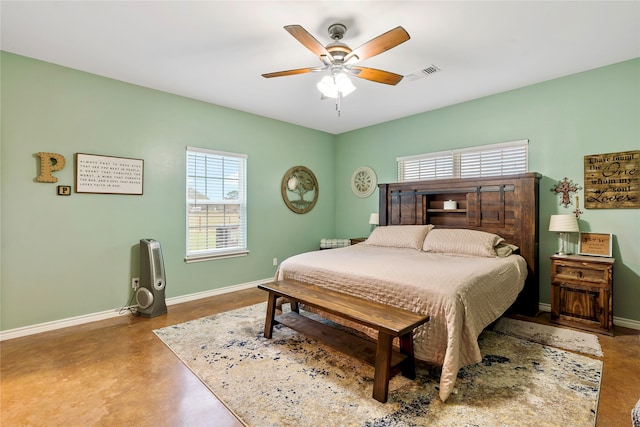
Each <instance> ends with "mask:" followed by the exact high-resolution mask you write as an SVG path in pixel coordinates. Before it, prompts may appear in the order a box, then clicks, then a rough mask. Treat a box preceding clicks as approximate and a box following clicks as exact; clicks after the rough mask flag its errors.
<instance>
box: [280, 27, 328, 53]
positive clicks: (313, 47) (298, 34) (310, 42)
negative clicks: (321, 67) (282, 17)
mask: <svg viewBox="0 0 640 427" xmlns="http://www.w3.org/2000/svg"><path fill="white" fill-rule="evenodd" d="M284 29H285V30H287V31H288V32H289V33H290V34H291V35H292V36H293V37H295V38H296V40H298V41H299V42H300V43H302V44H303V46H304V47H306V48H307V49H309V50H310V51H311V52H313V53H315V54H316V56H318V57H320V58H321V59H322V57H323V56H326V57H328V58H331V59H332V58H333V57H332V56H331V54H330V53H329V51H328V50H327V48H325V47H324V46H323V45H322V44H321V43H320V42H319V41H318V40H316V39H315V37H313V36H312V35H311V34H310V33H309V32H308V31H307V30H305V29H304V28H302V27H301V26H300V25H286V26H285V27H284Z"/></svg>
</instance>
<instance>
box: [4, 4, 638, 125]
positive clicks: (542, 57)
mask: <svg viewBox="0 0 640 427" xmlns="http://www.w3.org/2000/svg"><path fill="white" fill-rule="evenodd" d="M0 7H1V9H0V13H1V19H2V21H1V23H2V28H1V47H2V50H5V51H8V52H12V53H16V54H20V55H24V56H28V57H32V58H37V59H40V60H43V61H48V62H52V63H55V64H60V65H63V66H66V67H71V68H75V69H78V70H83V71H87V72H90V73H94V74H98V75H101V76H105V77H110V78H113V79H117V80H122V81H125V82H129V83H133V84H136V85H141V86H145V87H149V88H153V89H158V90H162V91H166V92H170V93H174V94H177V95H182V96H186V97H189V98H194V99H198V100H202V101H206V102H210V103H213V104H217V105H222V106H225V107H230V108H234V109H237V110H242V111H247V112H250V113H254V114H258V115H261V116H266V117H271V118H274V119H278V120H282V121H285V122H290V123H294V124H298V125H301V126H305V127H308V128H312V129H318V130H322V131H326V132H329V133H333V134H338V133H342V132H346V131H349V130H353V129H358V128H362V127H365V126H370V125H373V124H376V123H382V122H385V121H389V120H393V119H397V118H400V117H404V116H409V115H413V114H417V113H421V112H425V111H429V110H433V109H437V108H441V107H444V106H447V105H452V104H456V103H459V102H463V101H467V100H471V99H475V98H479V97H483V96H487V95H491V94H494V93H498V92H503V91H507V90H510V89H515V88H519V87H523V86H527V85H531V84H535V83H538V82H541V81H545V80H549V79H553V78H557V77H561V76H565V75H569V74H573V73H577V72H581V71H585V70H590V69H593V68H597V67H601V66H604V65H609V64H613V63H616V62H620V61H624V60H628V59H632V58H637V57H640V2H639V1H623V2H615V1H585V2H579V1H566V2H560V1H553V2H551V1H533V2H520V1H518V2H516V1H493V2H487V1H467V2H464V1H440V2H434V1H407V2H403V1H353V2H347V1H280V2H277V1H251V2H249V1H200V2H187V1H164V2H162V1H137V2H135V1H105V2H95V1H72V2H54V1H45V2H30V1H20V2H7V1H2V3H1V6H0ZM335 22H341V23H344V24H346V25H347V27H348V30H347V33H346V35H345V37H344V39H343V40H342V41H343V42H345V43H347V44H348V45H349V46H350V47H351V48H352V49H355V48H356V47H358V46H360V45H361V44H363V43H365V42H367V41H368V40H370V39H372V38H374V37H376V36H378V35H379V34H381V33H384V32H386V31H388V30H390V29H392V28H394V27H396V26H398V25H401V26H403V27H404V28H405V29H406V30H407V32H408V33H409V34H410V35H411V39H410V40H409V41H407V42H405V43H403V44H401V45H399V46H397V47H396V48H394V49H391V50H389V51H387V52H384V53H382V54H380V55H378V56H375V57H373V58H369V59H367V60H365V61H362V62H360V63H359V65H362V66H367V67H373V68H379V69H382V70H387V71H391V72H394V73H397V74H402V75H404V76H407V75H409V74H412V73H414V72H416V71H419V70H421V69H423V68H426V67H428V66H431V65H435V66H436V67H438V68H439V69H440V71H439V72H438V73H436V74H431V75H429V76H426V77H424V78H421V79H418V80H410V79H408V78H405V79H403V81H401V82H400V83H399V84H398V85H397V86H388V85H383V84H378V83H372V82H369V81H365V80H362V79H358V78H353V79H352V80H353V82H354V84H355V85H356V87H357V88H358V89H357V90H356V91H355V92H354V93H353V94H351V95H349V96H348V97H347V98H345V99H344V100H343V103H342V114H341V117H338V115H337V113H336V110H335V103H334V102H333V101H332V100H321V99H320V94H319V92H318V91H317V89H316V87H315V85H316V82H317V81H319V80H320V78H321V77H322V76H321V75H320V74H316V73H309V74H304V75H296V76H288V77H279V78H272V79H265V78H263V77H261V74H262V73H267V72H272V71H281V70H288V69H292V68H302V67H314V66H319V65H321V62H320V61H319V59H318V58H317V57H315V56H314V54H313V53H311V52H310V51H309V50H307V49H306V48H305V47H304V46H303V45H302V44H300V43H299V42H298V41H297V40H296V39H294V38H293V37H292V36H291V35H290V34H289V33H287V32H286V31H285V30H284V29H283V26H285V25H289V24H299V25H302V26H303V27H304V28H305V29H306V30H307V31H309V32H310V33H311V34H312V35H313V36H314V37H315V38H316V39H318V40H319V41H320V42H321V43H323V44H327V43H329V42H330V41H331V40H330V39H329V36H328V33H327V28H328V26H329V25H330V24H332V23H335Z"/></svg>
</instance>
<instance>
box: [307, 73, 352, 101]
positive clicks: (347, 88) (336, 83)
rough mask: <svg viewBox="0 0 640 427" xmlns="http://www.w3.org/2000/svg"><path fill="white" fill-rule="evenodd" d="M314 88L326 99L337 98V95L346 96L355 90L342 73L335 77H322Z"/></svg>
mask: <svg viewBox="0 0 640 427" xmlns="http://www.w3.org/2000/svg"><path fill="white" fill-rule="evenodd" d="M316 87H317V88H318V90H319V91H320V92H321V93H322V94H323V95H324V96H326V97H327V98H337V97H338V94H340V95H342V96H347V95H349V94H350V93H351V92H353V91H354V90H356V87H355V86H354V85H353V83H352V82H351V80H349V77H347V75H346V74H344V73H339V74H336V75H335V76H324V77H323V78H322V80H320V81H319V82H318V84H317V85H316Z"/></svg>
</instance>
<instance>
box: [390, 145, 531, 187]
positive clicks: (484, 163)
mask: <svg viewBox="0 0 640 427" xmlns="http://www.w3.org/2000/svg"><path fill="white" fill-rule="evenodd" d="M522 151H524V152H522ZM518 152H520V153H518ZM514 153H515V154H516V155H515V156H514V155H513V154H514ZM474 157H475V158H476V159H475V160H473V158H474ZM483 159H484V160H483ZM509 161H515V162H516V164H517V165H519V168H516V167H514V165H513V164H509V163H508V162H509ZM396 162H397V167H398V182H409V181H423V180H425V181H426V180H436V179H448V178H480V177H492V176H507V175H518V174H522V173H526V172H528V170H529V140H528V139H521V140H516V141H509V142H501V143H497V144H488V145H479V146H475V147H468V148H461V149H456V150H448V151H438V152H433V153H425V154H417V155H413V156H404V157H398V158H396ZM447 163H448V164H447ZM498 170H499V173H497V172H498ZM407 176H409V177H407Z"/></svg>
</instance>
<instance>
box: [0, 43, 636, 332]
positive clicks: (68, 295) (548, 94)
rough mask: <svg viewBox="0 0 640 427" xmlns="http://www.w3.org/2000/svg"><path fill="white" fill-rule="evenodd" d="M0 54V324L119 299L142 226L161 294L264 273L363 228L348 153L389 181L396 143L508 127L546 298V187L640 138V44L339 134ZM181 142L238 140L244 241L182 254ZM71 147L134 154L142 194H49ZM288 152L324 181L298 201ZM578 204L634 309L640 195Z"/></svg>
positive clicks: (410, 148)
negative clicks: (156, 246) (528, 175)
mask: <svg viewBox="0 0 640 427" xmlns="http://www.w3.org/2000/svg"><path fill="white" fill-rule="evenodd" d="M0 60H1V73H2V74H1V78H2V81H1V90H2V104H1V108H2V110H1V113H2V122H1V125H2V129H1V136H2V140H1V143H2V149H1V151H0V161H1V166H2V170H1V185H2V199H1V209H2V213H1V222H2V229H1V234H0V240H1V252H0V256H1V264H0V268H1V269H0V274H1V278H2V282H1V283H0V285H1V294H0V295H1V301H0V303H1V309H2V313H1V318H0V320H1V323H2V324H1V325H0V329H1V330H8V329H13V328H18V327H22V326H28V325H36V324H39V323H43V322H48V321H54V320H60V319H65V318H69V317H73V316H80V315H85V314H92V313H97V312H101V311H105V310H112V309H116V308H118V307H121V306H123V305H125V304H126V303H127V302H128V300H129V298H130V296H131V292H130V279H131V277H134V276H137V275H138V265H137V264H138V254H137V245H138V242H139V240H140V239H141V238H154V239H157V240H159V241H160V242H161V243H162V248H163V252H164V261H165V265H166V270H167V279H168V280H167V282H168V284H167V296H168V297H175V296H182V295H189V294H193V293H197V292H203V291H208V290H212V289H219V288H223V287H226V286H231V285H236V284H242V283H247V282H251V281H254V280H260V279H264V278H267V277H270V276H272V275H273V273H274V271H275V267H273V266H272V259H273V258H275V257H277V258H278V259H279V260H282V259H284V258H286V257H287V256H290V255H292V254H295V253H299V252H303V251H308V250H313V249H315V248H317V245H318V242H319V240H320V239H321V238H322V237H361V236H366V235H368V234H369V232H370V226H369V225H368V224H367V222H368V218H369V213H371V212H377V209H378V197H377V194H375V193H374V195H373V196H371V197H369V198H366V199H359V198H357V197H355V196H354V195H353V193H352V192H351V189H350V184H349V182H350V178H351V174H352V173H353V171H354V170H355V169H356V168H357V167H359V166H363V165H368V166H371V167H372V168H374V170H375V171H376V172H377V174H378V179H379V182H394V181H396V162H395V159H396V157H398V156H405V155H411V154H418V153H424V152H430V151H441V150H445V149H448V148H459V147H467V146H473V145H482V144H490V143H494V142H504V141H511V140H516V139H529V141H530V146H529V169H530V170H531V171H536V172H539V173H541V174H542V175H543V179H542V182H541V197H540V201H541V209H540V217H541V224H540V226H541V230H542V231H541V249H540V260H541V277H542V280H541V284H540V295H541V301H542V302H544V303H548V302H549V300H550V298H549V279H548V277H549V258H548V257H549V255H551V254H552V253H553V252H554V250H555V249H557V245H558V241H557V236H556V235H555V234H553V233H549V232H548V231H546V227H547V225H548V218H549V215H551V214H554V213H569V211H570V209H565V208H563V207H561V206H559V205H558V197H557V196H556V195H554V194H553V193H551V191H549V190H550V188H551V187H552V186H553V185H554V184H555V183H556V182H558V181H560V180H561V179H562V178H564V177H565V176H566V177H568V178H570V179H572V180H573V181H574V182H577V183H579V184H581V185H582V184H584V183H583V170H582V169H583V166H582V165H583V156H584V155H590V154H600V153H608V152H616V151H627V150H637V149H640V105H639V104H640V60H634V61H628V62H624V63H620V64H616V65H612V66H609V67H605V68H601V69H597V70H593V71H589V72H585V73H581V74H576V75H573V76H569V77H565V78H562V79H557V80H552V81H548V82H544V83H541V84H538V85H534V86H530V87H526V88H523V89H518V90H514V91H510V92H506V93H502V94H498V95H494V96H490V97H486V98H482V99H478V100H475V101H471V102H467V103H463V104H458V105H454V106H451V107H447V108H443V109H440V110H436V111H431V112H428V113H424V114H419V115H416V116H411V117H407V118H404V119H400V120H395V121H392V122H388V123H384V124H381V125H377V126H371V127H368V128H365V129H360V130H357V131H353V132H349V133H345V134H341V135H337V136H334V135H329V134H326V133H322V132H318V131H315V130H310V129H305V128H302V127H299V126H294V125H290V124H287V123H283V122H278V121H275V120H271V119H266V118H263V117H259V116H255V115H251V114H247V113H243V112H239V111H235V110H230V109H227V108H223V107H219V106H215V105H211V104H206V103H202V102H198V101H194V100H191V99H186V98H182V97H178V96H175V95H170V94H166V93H163V92H159V91H154V90H150V89H145V88H142V87H139V86H134V85H129V84H126V83H122V82H118V81H114V80H109V79H105V78H102V77H98V76H95V75H91V74H87V73H83V72H79V71H75V70H71V69H67V68H63V67H59V66H55V65H52V64H48V63H44V62H40V61H36V60H32V59H28V58H25V57H21V56H16V55H12V54H9V53H5V52H3V53H2V54H1V56H0ZM302 144H303V145H302ZM187 145H190V146H198V147H204V148H212V149H217V150H224V151H233V152H242V153H246V154H248V155H249V159H248V191H249V193H248V229H249V235H248V244H249V249H250V251H251V253H250V254H249V255H248V256H246V257H238V258H230V259H222V260H215V261H207V262H199V263H191V264H186V263H185V262H184V255H185V253H184V252H185V212H184V209H185V202H184V200H185V185H184V179H185V178H184V175H185V167H184V156H185V147H186V146H187ZM39 151H46V152H54V153H59V154H62V155H63V156H65V157H66V159H67V166H66V167H65V168H64V169H63V170H61V171H59V172H56V173H54V175H55V176H56V177H58V178H59V182H58V183H56V184H45V183H38V182H36V181H35V178H36V176H37V175H38V174H39V170H38V165H39V162H38V159H37V157H36V153H37V152H39ZM77 152H82V153H92V154H102V155H113V156H121V157H132V158H141V159H144V160H145V176H144V178H145V184H144V195H143V196H125V195H90V194H75V193H74V194H72V196H70V197H63V196H56V185H58V184H61V185H74V182H73V181H74V175H73V173H74V170H73V165H74V154H75V153H77ZM295 165H304V166H307V167H309V168H310V169H311V170H313V172H314V173H315V174H316V176H317V178H318V181H319V183H320V198H319V201H318V204H317V205H316V207H315V208H314V209H313V210H312V211H311V212H310V213H308V214H306V215H297V214H294V213H292V212H291V211H289V210H288V209H287V208H286V206H285V205H284V203H283V202H282V200H281V196H280V181H281V179H282V175H283V174H284V173H285V172H286V170H287V169H289V168H290V167H291V166H295ZM580 196H582V194H581V193H580ZM581 200H584V198H583V197H581ZM571 208H572V209H573V206H572V207H571ZM583 211H585V213H584V214H583V216H582V218H581V220H580V227H581V230H583V231H598V232H611V233H613V234H614V235H615V240H614V256H615V257H616V259H617V261H616V266H615V273H614V274H615V282H614V286H615V289H614V315H615V316H617V317H622V318H627V319H633V320H637V321H640V312H639V311H638V310H637V302H638V301H640V210H638V209H607V210H586V209H584V208H583Z"/></svg>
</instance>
